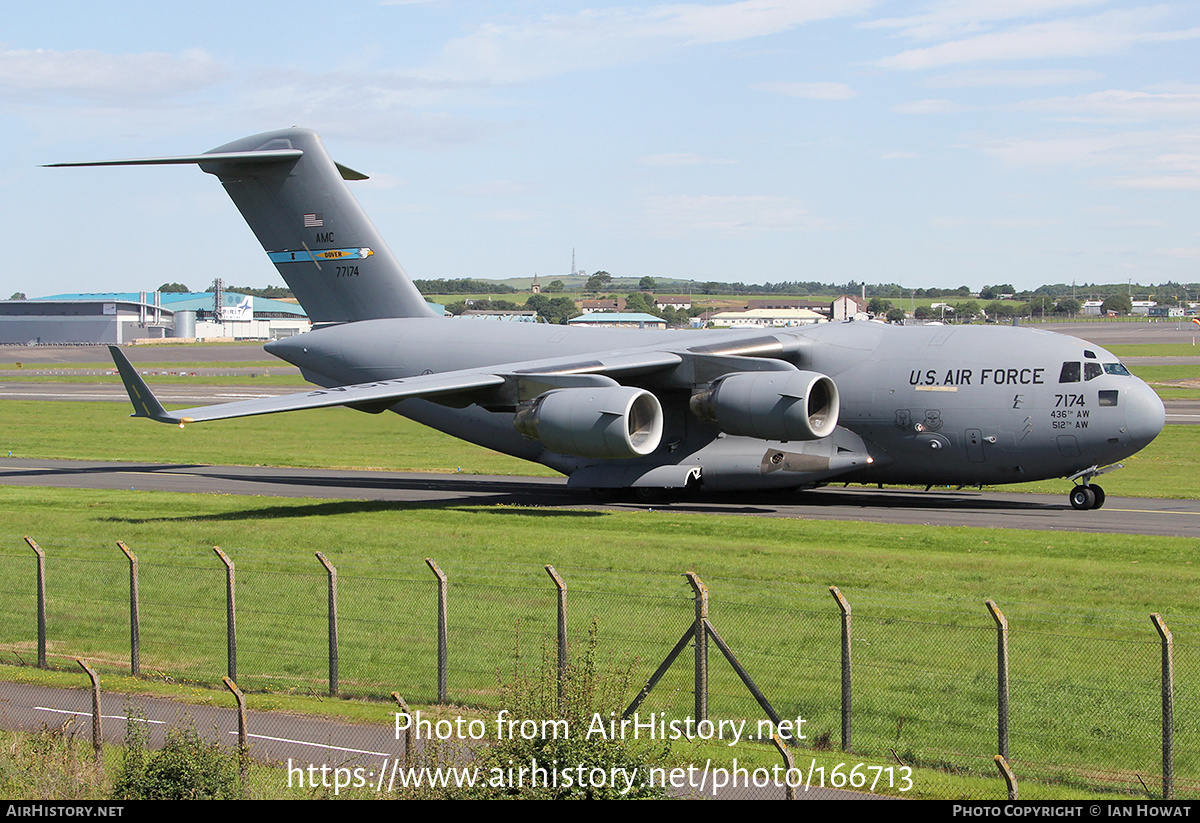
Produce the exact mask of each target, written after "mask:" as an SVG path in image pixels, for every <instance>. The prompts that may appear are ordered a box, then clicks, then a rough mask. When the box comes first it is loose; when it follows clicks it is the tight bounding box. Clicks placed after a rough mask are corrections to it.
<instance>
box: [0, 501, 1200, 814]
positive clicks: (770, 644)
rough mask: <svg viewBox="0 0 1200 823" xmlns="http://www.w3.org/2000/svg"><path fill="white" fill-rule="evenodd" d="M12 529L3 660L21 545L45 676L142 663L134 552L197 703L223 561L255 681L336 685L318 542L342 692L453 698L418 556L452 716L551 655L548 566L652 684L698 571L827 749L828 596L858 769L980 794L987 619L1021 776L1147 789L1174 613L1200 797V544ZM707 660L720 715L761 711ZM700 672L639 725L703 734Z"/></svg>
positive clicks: (573, 517)
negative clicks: (880, 760) (438, 580)
mask: <svg viewBox="0 0 1200 823" xmlns="http://www.w3.org/2000/svg"><path fill="white" fill-rule="evenodd" d="M0 522H5V523H10V524H13V525H17V524H19V530H20V531H19V532H18V531H17V530H12V531H9V532H8V533H7V534H6V535H5V536H4V537H3V539H2V540H0V548H2V551H0V556H6V557H7V558H8V562H6V563H4V564H3V566H4V569H5V572H4V577H3V583H2V585H0V589H2V591H0V601H2V602H3V603H4V607H3V623H4V625H6V626H8V627H10V628H9V629H8V631H6V633H5V634H6V636H7V640H6V641H5V643H4V648H5V649H6V650H7V651H6V656H7V657H8V659H9V660H13V661H15V660H17V659H22V660H26V661H28V660H29V659H30V656H31V654H32V650H31V641H32V635H31V632H32V627H33V621H32V612H31V611H30V609H31V592H32V578H31V575H32V563H30V558H31V556H32V555H31V552H29V550H28V549H27V548H26V547H24V544H23V543H22V541H21V538H20V532H29V533H31V534H33V535H34V536H35V537H36V538H37V539H38V540H39V542H40V544H41V545H42V547H43V549H45V550H46V551H47V554H48V556H49V558H50V560H49V561H48V569H49V574H50V583H49V584H48V591H49V597H50V610H49V618H48V620H49V627H50V628H49V632H50V639H51V654H52V655H58V656H60V657H59V658H58V659H69V658H70V657H71V656H74V655H82V656H84V657H86V658H89V659H91V660H93V661H96V662H98V663H99V664H100V665H101V667H102V668H103V669H105V670H106V671H109V672H112V671H118V670H120V669H121V667H122V666H124V665H127V663H122V661H127V660H128V639H127V634H126V631H127V629H126V625H127V623H126V621H127V615H128V605H127V603H126V602H125V591H126V587H127V584H128V579H127V576H128V570H127V565H126V563H125V561H124V559H123V556H121V555H120V554H119V552H118V550H117V549H116V546H115V541H116V540H118V539H122V540H125V541H126V542H127V543H128V544H129V545H130V547H131V548H133V549H134V551H136V552H138V554H139V560H140V564H141V569H142V573H141V585H140V588H141V593H142V595H141V596H142V604H143V605H142V614H143V618H142V621H143V622H142V637H143V652H142V654H143V666H144V667H145V668H146V669H148V670H151V671H158V672H162V673H163V674H164V675H169V676H170V677H171V678H172V679H173V680H184V681H194V682H198V683H215V682H216V681H217V680H218V678H219V675H220V674H222V673H223V667H224V659H225V658H224V651H225V649H224V635H223V628H224V617H223V603H224V589H223V579H224V578H223V571H222V567H221V566H220V564H219V563H218V561H217V560H216V558H215V557H214V555H213V553H212V548H211V547H212V546H213V545H221V546H222V547H223V549H224V550H225V551H227V552H228V553H229V554H230V556H231V557H232V558H233V559H234V561H235V562H236V563H237V568H238V604H239V617H238V625H239V682H240V683H241V684H242V685H243V687H244V688H248V689H253V690H258V691H263V690H265V691H266V692H268V693H292V692H295V693H300V694H307V693H314V692H316V693H319V692H320V691H321V690H322V689H323V688H324V677H325V661H324V637H325V633H324V621H325V578H324V574H323V572H322V571H321V569H320V567H319V566H318V564H317V562H316V560H315V559H314V558H313V555H312V552H313V551H314V550H315V549H320V550H322V551H323V552H325V553H326V555H327V556H328V557H329V558H330V560H331V561H332V562H333V563H334V564H335V565H337V567H338V572H339V591H340V597H341V604H342V609H341V615H340V619H341V636H342V648H341V655H340V656H341V666H342V685H343V689H344V690H345V691H347V692H348V693H351V694H366V693H371V694H379V695H382V694H386V693H387V692H388V691H391V690H393V689H398V690H399V691H400V692H401V693H402V694H405V696H406V697H408V698H409V699H410V700H413V701H414V702H418V703H419V702H424V701H428V700H431V699H432V698H433V697H434V692H433V691H432V690H433V688H434V684H435V681H436V678H435V675H434V671H435V660H436V643H435V637H436V632H435V631H434V621H433V615H434V602H435V588H434V581H433V577H432V574H431V573H430V572H429V570H428V569H427V568H426V567H425V565H424V561H423V559H424V557H426V556H432V557H434V558H435V559H436V560H437V562H438V563H439V565H440V567H441V568H442V569H443V570H444V571H445V572H446V573H447V574H448V576H449V578H450V581H451V584H450V599H451V612H450V637H451V661H452V662H451V670H450V690H451V699H452V700H453V701H455V702H461V703H465V704H468V705H476V706H488V705H495V701H496V700H497V699H498V685H497V684H498V680H497V672H498V671H506V670H507V669H508V668H510V667H511V665H512V659H513V654H514V651H515V650H516V649H518V648H520V649H521V650H522V651H523V653H524V654H526V655H533V656H534V657H537V656H539V655H540V654H541V650H542V649H543V648H544V647H545V645H546V644H547V643H549V642H551V641H550V640H549V638H550V637H552V633H553V621H554V611H553V603H554V593H553V588H552V586H551V584H550V581H549V579H548V578H547V576H546V574H545V572H544V571H543V570H542V565H543V564H546V563H552V564H553V565H554V566H555V567H556V569H557V570H558V571H559V573H560V574H562V575H563V577H564V579H565V580H566V581H567V586H568V609H569V614H570V616H571V621H570V632H571V635H572V637H573V638H575V640H576V641H579V640H580V639H581V638H582V635H583V634H584V633H585V632H586V629H587V626H588V624H589V623H590V622H591V620H592V619H593V617H594V618H595V619H596V621H597V623H598V626H599V631H600V636H601V639H602V643H603V646H602V649H603V651H604V653H605V655H611V656H612V657H613V658H614V659H621V660H632V661H634V666H635V671H636V674H637V677H636V678H635V679H637V680H643V679H644V678H646V677H647V676H648V674H649V672H650V670H652V669H653V668H654V666H655V665H657V663H658V662H659V661H660V660H661V659H662V657H663V656H664V655H665V654H666V651H667V650H668V649H669V648H670V647H671V646H672V645H673V644H674V642H675V641H676V640H677V639H678V637H679V636H680V634H681V633H682V632H683V631H684V630H685V629H686V627H687V626H688V624H689V622H690V620H691V615H692V602H691V598H690V593H689V589H688V588H687V586H686V585H685V583H684V580H683V577H682V572H683V571H685V570H693V571H696V572H697V573H699V574H700V575H701V576H702V578H703V580H704V581H705V583H706V584H707V586H708V588H709V591H710V596H711V614H712V619H713V621H714V623H715V625H716V626H717V628H718V630H719V631H720V632H721V633H722V635H723V636H724V637H725V639H726V640H727V641H728V642H729V643H730V644H731V645H732V646H733V648H734V650H735V651H736V653H737V654H738V655H739V657H740V659H741V660H742V662H743V664H744V665H745V666H746V667H747V668H748V670H749V671H750V673H751V675H752V676H753V677H754V678H755V681H756V682H757V683H758V685H759V686H760V687H761V688H762V689H763V691H764V692H765V693H766V694H767V696H768V698H769V699H770V700H772V701H773V703H774V704H775V705H776V707H777V709H778V710H779V711H780V713H781V714H783V715H785V716H786V715H795V714H797V713H799V714H802V715H803V716H805V717H807V718H809V722H810V723H811V726H809V730H810V731H811V732H812V733H813V736H814V737H815V736H817V735H823V734H827V733H828V734H831V735H832V738H833V741H834V742H835V743H836V741H837V738H838V723H839V721H838V717H839V706H838V699H837V695H838V687H837V677H838V674H837V672H838V662H837V661H838V649H839V642H840V641H839V634H838V632H839V628H838V626H839V623H838V618H837V611H836V608H835V605H834V602H833V600H832V598H831V597H830V596H829V593H828V586H829V585H838V586H839V587H840V588H841V591H842V592H843V594H845V595H846V597H847V598H848V599H849V600H850V602H851V604H852V606H853V608H854V626H855V629H854V631H855V651H854V655H855V673H856V674H855V695H856V696H855V715H854V716H855V750H856V752H858V753H861V754H862V755H864V756H876V757H888V756H889V754H890V753H891V752H893V751H894V752H895V756H897V757H900V758H901V759H903V760H905V762H911V763H918V764H925V765H939V766H940V767H941V768H943V769H948V770H950V771H951V772H964V773H975V774H978V775H981V776H985V775H986V776H991V775H992V774H993V771H992V769H993V768H994V767H993V766H992V765H991V763H990V760H989V758H990V754H991V751H992V747H994V745H995V728H994V722H995V693H994V689H995V671H994V666H995V630H994V628H993V624H992V621H991V618H990V616H989V615H988V613H987V611H986V610H985V609H984V607H983V601H984V599H987V598H991V599H994V600H996V601H997V602H998V603H999V604H1000V607H1001V608H1002V609H1003V610H1004V611H1005V613H1006V615H1007V616H1008V618H1009V620H1010V621H1011V624H1012V632H1011V637H1010V648H1011V649H1012V654H1013V686H1012V694H1013V697H1012V700H1013V724H1014V725H1013V730H1012V738H1013V753H1014V754H1013V760H1014V763H1015V764H1016V766H1017V768H1018V771H1019V773H1020V774H1022V775H1024V776H1025V777H1026V778H1027V779H1028V778H1031V777H1033V776H1034V775H1037V776H1039V777H1041V778H1043V779H1045V780H1047V781H1049V782H1050V783H1052V784H1058V785H1064V784H1065V785H1068V786H1071V787H1074V789H1075V790H1076V791H1085V790H1086V791H1104V790H1114V791H1117V790H1119V791H1126V790H1137V788H1138V784H1137V780H1136V777H1135V775H1134V773H1135V772H1136V773H1137V774H1140V775H1142V776H1143V779H1147V778H1148V776H1152V775H1154V774H1157V768H1158V767H1157V765H1156V763H1157V758H1158V757H1159V750H1158V745H1157V726H1156V720H1155V718H1156V717H1157V715H1156V712H1155V705H1156V700H1157V699H1158V698H1157V696H1158V685H1157V682H1158V681H1157V675H1158V643H1157V640H1156V635H1155V634H1154V631H1153V629H1152V628H1151V626H1150V622H1149V619H1148V615H1149V614H1150V612H1159V613H1162V614H1164V616H1165V618H1166V620H1167V622H1168V625H1170V626H1171V628H1172V630H1173V631H1174V632H1175V644H1176V676H1177V678H1178V683H1179V686H1178V689H1177V697H1176V710H1175V711H1176V719H1177V725H1176V739H1177V745H1178V747H1179V751H1178V754H1177V757H1176V773H1177V775H1179V777H1180V781H1181V786H1183V785H1186V786H1188V787H1190V788H1189V789H1188V790H1187V791H1189V792H1191V794H1189V795H1188V796H1197V793H1200V728H1197V720H1198V719H1200V714H1198V713H1197V710H1198V709H1200V707H1198V706H1197V705H1195V701H1196V699H1197V698H1196V695H1197V694H1198V690H1197V689H1196V688H1195V685H1194V684H1195V682H1197V679H1198V678H1200V658H1197V655H1196V653H1195V640H1194V637H1195V632H1196V629H1197V628H1198V627H1200V624H1198V622H1197V621H1196V620H1195V619H1194V617H1193V616H1192V615H1194V604H1195V602H1196V600H1197V597H1198V596H1200V579H1197V576H1196V573H1195V568H1194V566H1193V562H1194V561H1193V556H1192V554H1193V548H1194V541H1189V540H1184V539H1180V538H1150V537H1140V538H1136V539H1131V538H1128V537H1124V536H1117V535H1093V534H1088V535H1082V534H1072V533H1043V532H1009V531H1004V530H984V529H963V528H922V527H902V526H883V525H871V524H859V523H822V522H810V521H804V520H768V519H756V518H740V517H706V516H699V515H687V514H675V513H672V512H670V511H653V512H639V513H628V512H625V513H617V512H597V511H574V512H573V511H561V510H555V511H541V510H536V509H517V508H511V507H457V506H450V507H443V506H419V505H400V504H384V503H371V502H366V501H358V502H355V501H344V502H339V501H333V502H331V501H311V500H276V499H261V498H240V497H227V496H208V495H204V496H188V495H176V494H165V493H140V492H80V491H59V490H47V489H0ZM21 627H24V628H23V629H22V628H21ZM764 627H770V629H769V630H766V631H764ZM711 655H712V656H713V668H712V672H711V674H710V680H711V687H710V688H711V695H710V714H711V716H713V717H729V718H741V717H749V718H754V717H757V716H759V711H758V709H757V707H756V706H755V705H754V704H753V701H752V700H751V699H750V697H749V695H748V694H747V693H746V692H745V690H744V689H743V688H742V687H741V686H740V685H739V684H738V683H737V682H736V680H735V679H734V677H733V675H732V672H731V671H730V669H729V668H728V667H727V666H726V665H725V664H724V662H723V661H721V660H720V658H719V657H717V651H716V649H715V648H714V649H712V651H711ZM688 660H690V657H689V656H687V655H685V660H684V661H681V662H680V663H677V664H676V666H675V667H674V668H673V669H672V670H671V672H669V673H668V675H667V677H666V678H664V680H663V682H662V683H661V684H660V686H659V687H658V689H657V690H656V691H655V692H654V693H653V694H652V695H651V699H650V700H649V702H648V703H647V704H646V709H645V710H646V711H661V712H666V713H668V714H669V715H670V716H683V715H686V714H690V712H691V673H690V665H689V663H688ZM1148 782H1152V778H1149V779H1148ZM1027 785H1028V784H1027ZM1029 791H1030V792H1031V793H1030V794H1029V795H1026V794H1024V793H1023V796H1029V797H1034V796H1037V795H1036V789H1030V790H1029ZM1182 792H1183V789H1182V788H1181V793H1182Z"/></svg>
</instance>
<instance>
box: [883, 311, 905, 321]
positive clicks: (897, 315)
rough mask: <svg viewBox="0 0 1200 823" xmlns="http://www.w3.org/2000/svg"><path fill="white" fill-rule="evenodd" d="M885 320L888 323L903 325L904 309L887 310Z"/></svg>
mask: <svg viewBox="0 0 1200 823" xmlns="http://www.w3.org/2000/svg"><path fill="white" fill-rule="evenodd" d="M887 319H888V322H889V323H903V322H904V309H888V313H887Z"/></svg>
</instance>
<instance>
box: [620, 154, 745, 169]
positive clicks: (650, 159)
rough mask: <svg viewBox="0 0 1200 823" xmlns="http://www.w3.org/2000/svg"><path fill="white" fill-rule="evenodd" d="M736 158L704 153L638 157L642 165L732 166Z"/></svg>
mask: <svg viewBox="0 0 1200 823" xmlns="http://www.w3.org/2000/svg"><path fill="white" fill-rule="evenodd" d="M736 163H737V161H736V160H721V159H719V158H715V157H705V156H704V155H702V154H689V153H681V154H652V155H649V156H647V157H641V158H639V159H638V164H639V165H642V166H664V167H675V166H710V165H720V166H731V165H734V164H736Z"/></svg>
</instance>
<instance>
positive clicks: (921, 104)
mask: <svg viewBox="0 0 1200 823" xmlns="http://www.w3.org/2000/svg"><path fill="white" fill-rule="evenodd" d="M892 111H894V112H896V113H897V114H954V113H956V112H962V111H970V108H969V107H968V106H964V105H963V104H962V103H955V102H954V101H953V100H911V101H909V102H907V103H897V104H896V105H894V106H892Z"/></svg>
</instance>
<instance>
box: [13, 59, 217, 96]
mask: <svg viewBox="0 0 1200 823" xmlns="http://www.w3.org/2000/svg"><path fill="white" fill-rule="evenodd" d="M225 74H226V70H225V67H224V66H223V65H222V64H221V63H219V62H218V61H217V60H215V59H213V58H212V57H210V56H209V55H208V54H207V53H205V52H204V51H202V50H200V49H191V50H188V51H185V52H182V53H180V54H166V53H162V52H143V53H141V54H106V53H104V52H101V51H95V50H77V51H50V50H45V49H33V50H3V51H0V96H3V97H7V98H10V99H20V100H31V101H39V100H42V99H45V98H47V97H58V96H66V97H74V98H78V99H81V100H86V101H90V102H102V103H106V104H107V103H121V102H126V103H128V102H133V101H146V100H147V98H152V99H155V100H161V99H162V98H167V97H173V96H176V95H180V94H186V93H188V92H193V91H196V90H198V89H203V88H207V87H209V86H213V85H216V84H218V83H220V82H221V81H223V80H224V77H225Z"/></svg>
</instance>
